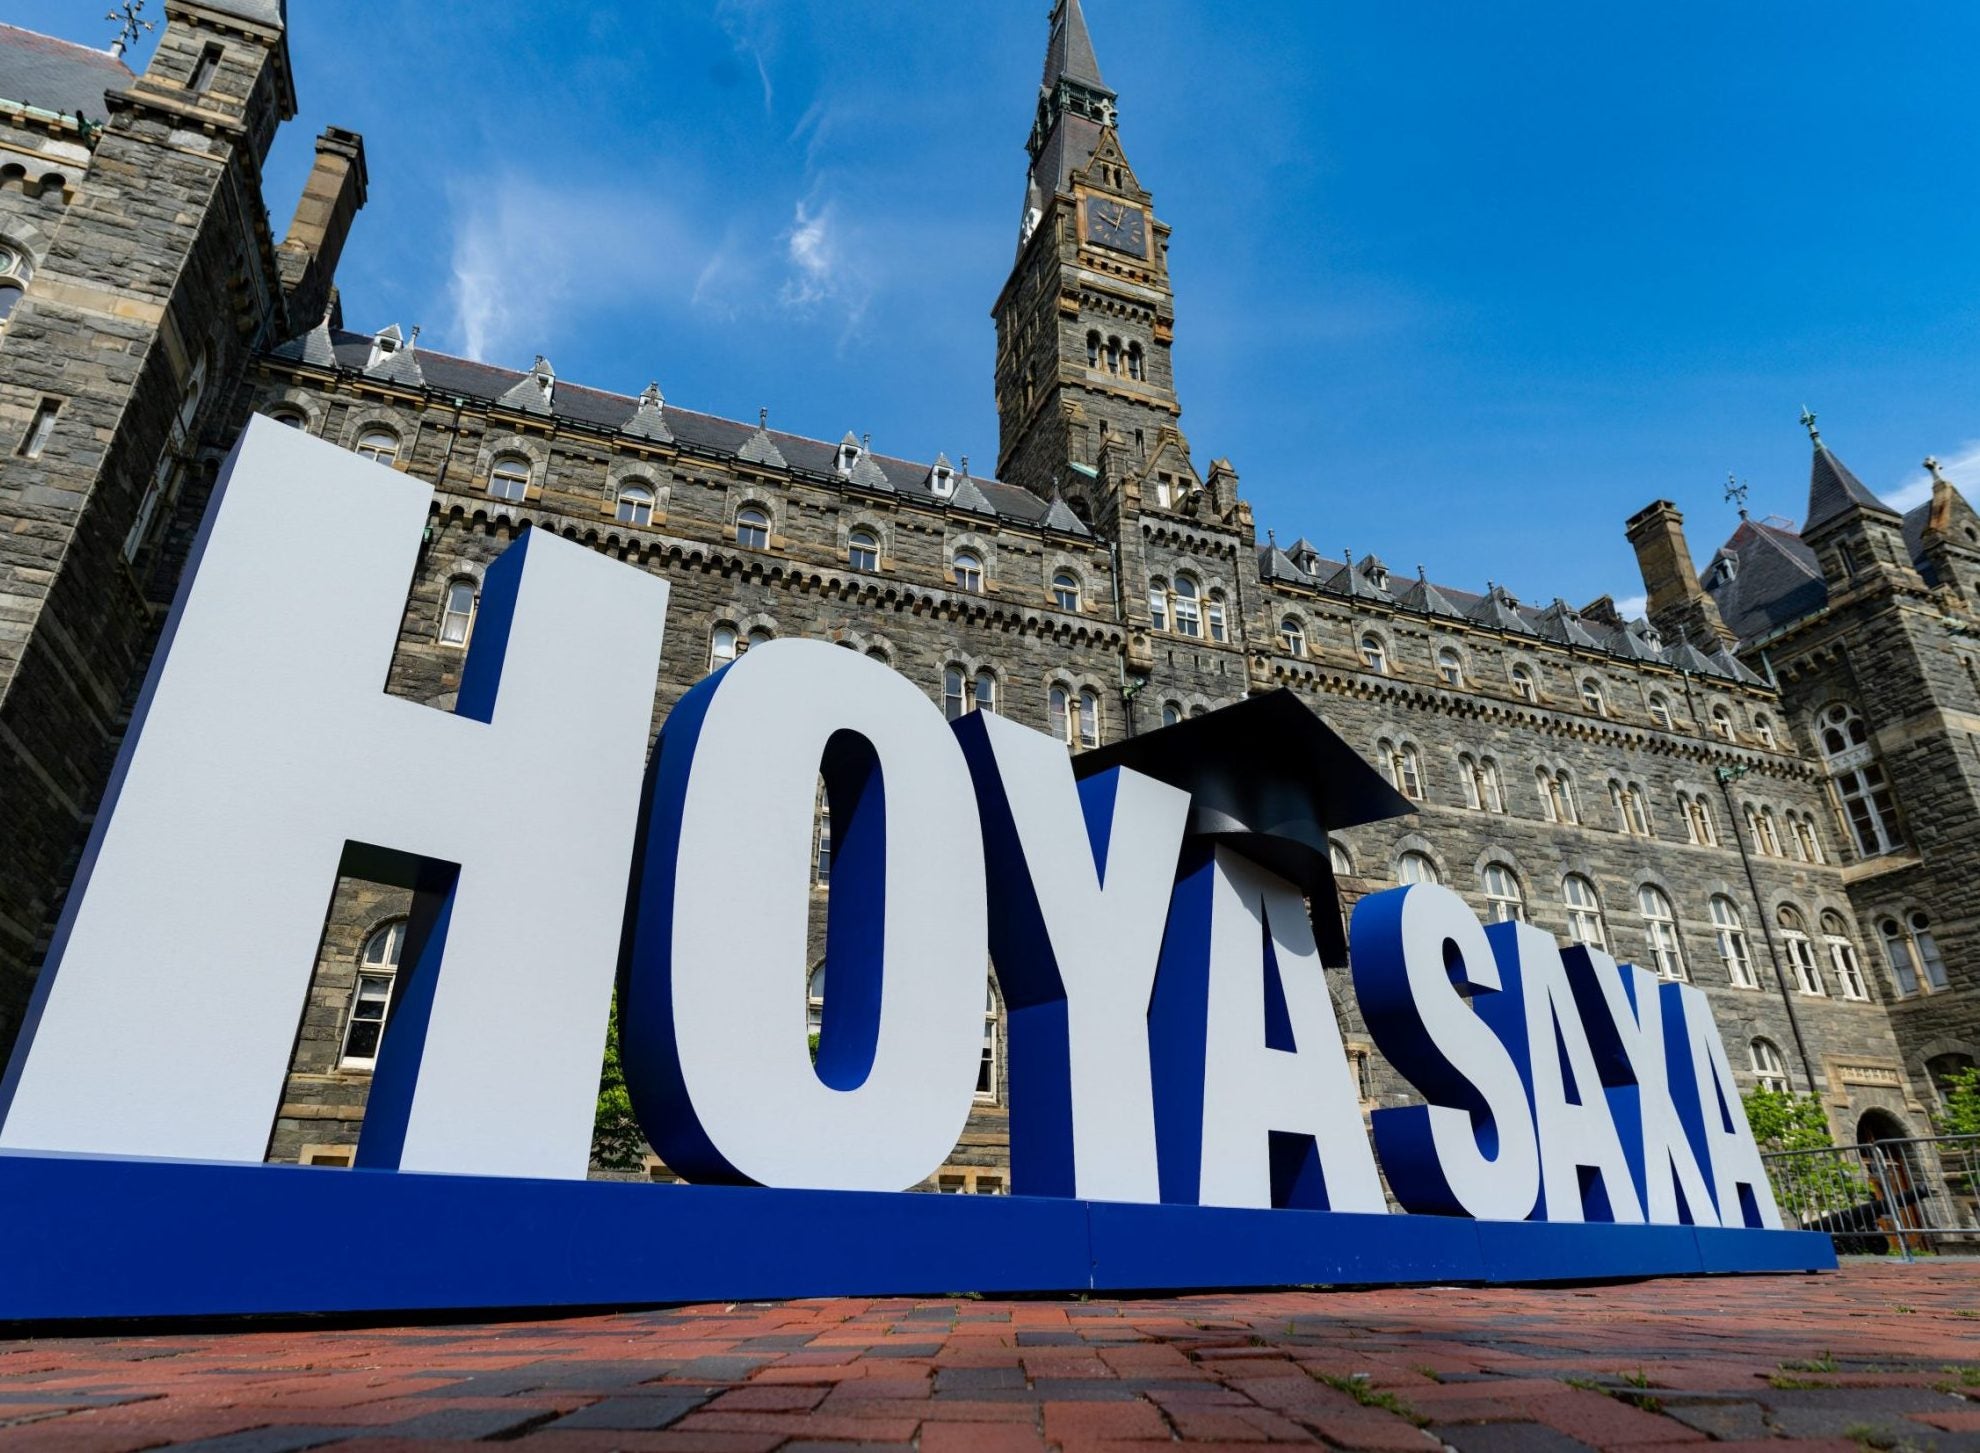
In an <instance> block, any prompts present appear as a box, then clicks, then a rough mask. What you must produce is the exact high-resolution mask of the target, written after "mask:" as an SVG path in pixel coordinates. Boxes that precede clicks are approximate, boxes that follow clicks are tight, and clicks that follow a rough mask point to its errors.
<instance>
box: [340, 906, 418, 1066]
mask: <svg viewBox="0 0 1980 1453" xmlns="http://www.w3.org/2000/svg"><path fill="white" fill-rule="evenodd" d="M405 942H406V921H405V920H404V919H403V918H401V919H398V920H396V921H395V922H392V923H388V924H386V925H385V926H384V927H382V928H380V929H378V930H377V931H376V932H375V933H373V934H372V935H371V937H370V938H368V939H366V940H365V941H364V949H363V951H362V952H361V953H360V954H359V955H358V975H357V983H356V985H355V986H353V988H352V989H351V1002H350V1007H349V1009H348V1010H347V1011H346V1012H345V1015H344V1047H343V1053H342V1054H341V1055H339V1056H338V1059H337V1063H338V1065H339V1067H340V1068H343V1069H347V1070H368V1069H370V1068H372V1067H373V1066H374V1065H376V1064H377V1063H378V1045H379V1042H380V1041H381V1040H383V1039H384V1037H385V1016H386V1015H387V1014H389V1013H390V1012H391V1009H392V987H393V985H394V984H395V983H397V982H398V976H399V954H400V952H401V951H402V950H403V949H404V948H405Z"/></svg>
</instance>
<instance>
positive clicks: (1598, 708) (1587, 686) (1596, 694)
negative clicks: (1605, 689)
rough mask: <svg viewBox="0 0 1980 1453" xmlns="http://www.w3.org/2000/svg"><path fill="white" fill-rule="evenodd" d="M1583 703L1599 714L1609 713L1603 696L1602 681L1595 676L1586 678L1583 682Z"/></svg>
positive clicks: (1605, 714)
mask: <svg viewBox="0 0 1980 1453" xmlns="http://www.w3.org/2000/svg"><path fill="white" fill-rule="evenodd" d="M1581 704H1582V705H1583V706H1585V707H1587V708H1588V709H1589V710H1590V711H1592V712H1594V713H1595V715H1597V716H1607V715H1608V712H1609V707H1608V703H1607V701H1605V700H1604V699H1603V696H1602V683H1601V682H1599V681H1597V680H1596V679H1595V678H1594V677H1593V676H1589V677H1586V678H1584V679H1583V681H1582V683H1581Z"/></svg>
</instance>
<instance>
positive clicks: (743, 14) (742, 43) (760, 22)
mask: <svg viewBox="0 0 1980 1453" xmlns="http://www.w3.org/2000/svg"><path fill="white" fill-rule="evenodd" d="M715 22H716V24H718V25H720V26H721V27H722V33H723V34H724V35H726V36H728V37H729V43H730V44H731V45H733V46H734V47H735V48H736V54H737V55H739V56H741V57H742V58H743V59H744V60H746V61H748V62H749V63H750V64H751V65H752V66H754V67H756V79H757V80H758V81H759V82H760V83H761V84H762V86H763V110H764V113H765V114H766V115H767V114H769V113H770V112H772V111H774V110H775V109H776V106H777V88H776V87H775V86H774V85H772V84H771V81H770V67H769V64H768V63H767V62H766V61H765V59H764V54H765V52H766V51H767V50H769V49H770V48H771V47H772V46H773V44H774V42H775V38H776V33H775V29H774V27H773V25H772V23H771V15H770V11H769V7H768V6H767V5H766V4H765V0H721V3H719V4H718V5H716V7H715Z"/></svg>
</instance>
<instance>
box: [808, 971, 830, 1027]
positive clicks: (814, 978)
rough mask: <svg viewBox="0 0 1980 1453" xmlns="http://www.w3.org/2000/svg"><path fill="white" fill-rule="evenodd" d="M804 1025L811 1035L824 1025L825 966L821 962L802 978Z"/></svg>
mask: <svg viewBox="0 0 1980 1453" xmlns="http://www.w3.org/2000/svg"><path fill="white" fill-rule="evenodd" d="M804 1023H805V1028H806V1029H807V1030H809V1031H810V1032H811V1033H812V1034H817V1033H818V1032H819V1030H820V1029H822V1028H823V1027H824V1024H825V965H824V963H823V961H820V962H819V963H816V964H813V965H812V966H811V972H810V973H809V974H806V975H805V977H804Z"/></svg>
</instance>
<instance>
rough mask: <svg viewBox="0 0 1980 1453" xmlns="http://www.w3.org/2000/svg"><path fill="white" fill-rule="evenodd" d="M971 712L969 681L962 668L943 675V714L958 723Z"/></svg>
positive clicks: (952, 668)
mask: <svg viewBox="0 0 1980 1453" xmlns="http://www.w3.org/2000/svg"><path fill="white" fill-rule="evenodd" d="M968 710H969V679H968V678H967V677H966V676H965V675H964V674H963V668H962V667H960V666H951V667H949V668H948V670H946V671H944V672H943V673H942V714H943V715H944V716H946V717H948V719H949V720H950V721H956V720H958V719H959V718H960V717H962V716H963V715H964V714H965V713H966V712H967V711H968Z"/></svg>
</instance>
